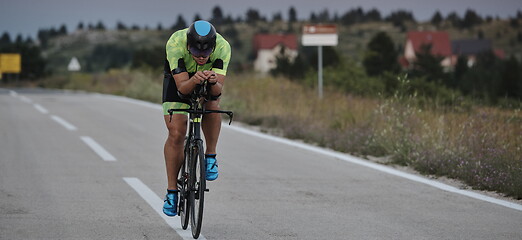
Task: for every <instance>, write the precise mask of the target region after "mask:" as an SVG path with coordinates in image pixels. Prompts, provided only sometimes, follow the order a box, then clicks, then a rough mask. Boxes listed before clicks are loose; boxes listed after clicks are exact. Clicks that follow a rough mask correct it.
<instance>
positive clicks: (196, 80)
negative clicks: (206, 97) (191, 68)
mask: <svg viewBox="0 0 522 240" xmlns="http://www.w3.org/2000/svg"><path fill="white" fill-rule="evenodd" d="M172 76H173V77H174V81H176V86H177V87H178V91H179V92H180V93H181V94H183V95H189V94H190V92H192V90H194V88H195V87H196V85H197V84H202V83H203V82H204V81H205V80H206V79H207V76H206V75H205V74H204V73H203V72H201V71H200V72H196V73H195V74H194V76H192V77H191V78H189V74H188V73H187V72H181V73H178V74H174V75H172Z"/></svg>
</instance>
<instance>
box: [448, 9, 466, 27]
mask: <svg viewBox="0 0 522 240" xmlns="http://www.w3.org/2000/svg"><path fill="white" fill-rule="evenodd" d="M446 20H447V21H449V22H450V23H451V25H452V26H453V27H457V28H460V27H461V26H462V19H461V18H460V17H459V15H458V14H457V13H456V12H451V13H449V14H448V16H447V17H446Z"/></svg>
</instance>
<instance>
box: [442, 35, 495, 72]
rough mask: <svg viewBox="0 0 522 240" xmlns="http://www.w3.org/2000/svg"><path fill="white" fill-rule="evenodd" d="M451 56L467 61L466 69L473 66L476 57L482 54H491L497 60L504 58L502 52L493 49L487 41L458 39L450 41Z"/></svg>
mask: <svg viewBox="0 0 522 240" xmlns="http://www.w3.org/2000/svg"><path fill="white" fill-rule="evenodd" d="M451 49H452V51H453V54H455V55H457V56H464V57H466V58H467V60H468V67H471V66H473V65H475V62H476V61H477V55H479V54H481V53H484V52H493V53H494V54H495V55H496V56H497V57H498V58H500V59H503V58H504V51H502V50H499V49H493V45H492V44H491V41H490V40H487V39H460V40H453V41H451Z"/></svg>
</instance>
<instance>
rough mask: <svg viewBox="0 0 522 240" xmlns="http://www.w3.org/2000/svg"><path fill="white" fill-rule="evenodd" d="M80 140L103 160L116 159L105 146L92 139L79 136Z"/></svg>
mask: <svg viewBox="0 0 522 240" xmlns="http://www.w3.org/2000/svg"><path fill="white" fill-rule="evenodd" d="M80 138H81V139H82V141H83V142H84V143H85V144H87V146H89V147H90V148H91V149H92V150H93V151H94V152H95V153H96V154H98V156H100V157H101V158H102V159H103V160H105V161H116V158H115V157H114V156H112V154H110V153H109V152H108V151H107V150H105V148H103V147H102V146H101V145H100V144H98V143H97V142H96V141H94V139H92V138H91V137H87V136H82V137H80Z"/></svg>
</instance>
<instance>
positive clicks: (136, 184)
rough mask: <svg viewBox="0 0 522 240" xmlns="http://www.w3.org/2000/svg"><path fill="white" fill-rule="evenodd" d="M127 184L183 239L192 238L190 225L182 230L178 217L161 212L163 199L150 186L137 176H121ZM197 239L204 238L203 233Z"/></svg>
mask: <svg viewBox="0 0 522 240" xmlns="http://www.w3.org/2000/svg"><path fill="white" fill-rule="evenodd" d="M123 180H125V182H127V184H129V185H130V186H131V187H132V188H133V189H134V190H135V191H136V192H137V193H138V194H139V195H140V196H141V197H142V198H143V199H144V200H145V201H146V202H147V203H148V204H149V205H150V206H151V207H152V209H154V211H156V213H158V214H159V215H160V216H161V217H162V218H163V220H165V222H167V224H168V225H169V226H170V227H171V228H172V229H174V230H175V231H176V232H177V233H178V234H179V236H181V238H183V239H193V238H192V232H191V231H190V226H189V228H187V230H183V229H182V228H181V222H180V220H179V218H178V217H167V216H166V215H165V214H164V213H163V200H161V198H160V197H158V195H156V194H155V193H154V192H153V191H152V190H150V188H148V187H147V185H145V184H144V183H143V182H142V181H141V180H140V179H138V178H130V177H128V178H123ZM198 239H206V238H205V237H204V236H203V234H200V235H199V238H198Z"/></svg>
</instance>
